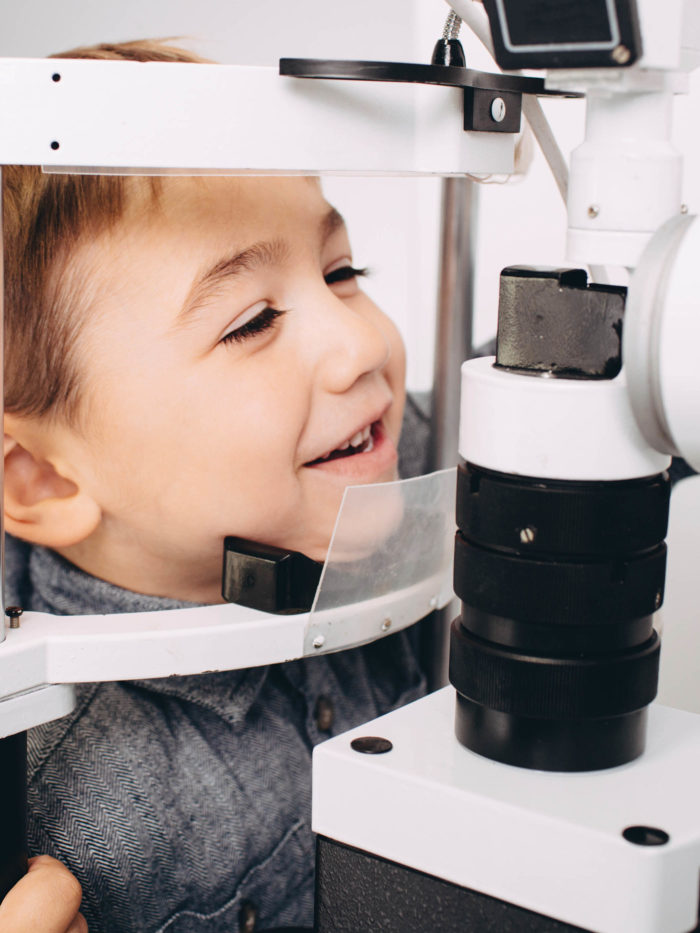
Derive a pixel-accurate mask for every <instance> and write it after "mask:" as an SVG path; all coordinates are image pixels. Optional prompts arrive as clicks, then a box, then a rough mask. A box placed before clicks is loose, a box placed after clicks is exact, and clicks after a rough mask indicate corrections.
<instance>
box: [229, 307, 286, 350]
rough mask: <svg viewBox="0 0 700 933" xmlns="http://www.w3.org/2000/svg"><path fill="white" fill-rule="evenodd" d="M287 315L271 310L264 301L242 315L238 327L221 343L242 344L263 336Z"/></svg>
mask: <svg viewBox="0 0 700 933" xmlns="http://www.w3.org/2000/svg"><path fill="white" fill-rule="evenodd" d="M286 313H287V312H286V311H280V310H278V309H277V308H271V307H270V306H269V305H268V304H266V303H265V302H264V301H259V302H258V303H257V304H255V305H253V307H252V308H249V309H248V311H245V312H244V313H243V314H242V315H241V317H240V318H239V319H238V321H237V326H236V327H235V328H234V329H233V330H230V331H228V333H226V334H224V336H223V337H222V338H221V340H220V343H242V342H243V341H244V340H248V339H249V338H250V337H255V336H256V335H257V334H262V333H263V332H264V331H266V330H269V329H270V328H271V327H273V326H274V324H275V321H276V320H277V319H278V318H281V317H282V316H283V315H284V314H286Z"/></svg>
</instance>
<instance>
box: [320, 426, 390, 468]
mask: <svg viewBox="0 0 700 933" xmlns="http://www.w3.org/2000/svg"><path fill="white" fill-rule="evenodd" d="M378 428H379V422H378V421H375V422H373V423H372V424H369V425H367V427H366V428H363V429H362V430H361V431H358V432H357V433H356V434H353V436H352V437H349V438H348V439H347V440H346V441H344V442H343V443H342V444H340V446H338V447H336V448H335V449H334V450H329V451H328V453H327V454H324V455H323V456H322V457H317V458H316V459H315V460H310V461H309V463H307V464H305V465H306V466H316V464H317V463H328V461H329V460H340V459H341V458H342V457H354V456H355V454H365V453H369V452H370V451H371V450H373V449H374V441H375V437H376V435H377V430H378Z"/></svg>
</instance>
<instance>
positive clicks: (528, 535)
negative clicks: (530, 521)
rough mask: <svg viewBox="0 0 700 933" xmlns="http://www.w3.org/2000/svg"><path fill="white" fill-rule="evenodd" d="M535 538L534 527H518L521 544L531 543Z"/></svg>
mask: <svg viewBox="0 0 700 933" xmlns="http://www.w3.org/2000/svg"><path fill="white" fill-rule="evenodd" d="M534 540H535V529H534V528H530V527H528V528H521V529H520V543H521V544H532V542H533V541H534Z"/></svg>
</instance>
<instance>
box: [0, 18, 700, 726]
mask: <svg viewBox="0 0 700 933" xmlns="http://www.w3.org/2000/svg"><path fill="white" fill-rule="evenodd" d="M446 12H447V6H446V4H445V3H444V2H443V0H353V2H352V3H347V2H340V0H335V2H333V0H252V2H251V0H198V2H196V3H194V2H192V0H113V2H107V0H62V2H61V3H55V2H53V0H22V2H17V0H0V55H9V56H27V57H33V56H44V55H47V54H49V53H51V52H54V51H59V50H63V49H68V48H71V47H74V46H76V45H80V44H91V43H95V42H99V41H119V40H125V39H133V38H145V37H185V38H184V39H183V41H182V43H181V44H185V45H187V46H189V47H190V48H192V49H194V50H195V51H197V52H199V53H200V54H202V55H204V56H206V57H210V58H212V59H215V60H217V61H221V62H227V63H240V64H269V65H274V64H276V63H277V60H278V58H280V57H281V56H309V57H328V58H333V57H338V58H364V59H393V60H406V59H408V60H411V59H413V60H418V61H426V60H428V59H429V56H430V53H431V50H432V47H433V44H434V42H435V39H436V38H437V37H438V36H439V35H440V34H441V31H442V24H443V22H444V18H445V15H446ZM463 40H464V43H465V46H466V49H467V56H468V63H469V64H470V66H471V67H476V68H482V69H484V70H491V68H492V65H491V62H490V61H489V59H488V56H487V55H486V54H485V53H484V52H483V50H482V49H481V47H480V45H479V44H478V42H476V40H473V39H470V37H469V36H468V35H464V36H463ZM546 110H547V112H548V114H549V116H550V119H551V120H552V122H553V124H554V127H555V131H556V133H557V136H558V138H559V141H560V145H561V146H562V148H563V149H564V151H565V152H569V151H570V150H571V149H572V148H573V147H574V146H575V145H577V143H578V142H579V141H580V139H581V138H582V134H583V107H582V105H581V104H580V103H578V102H572V101H553V102H549V103H548V104H547V105H546ZM698 112H700V74H696V75H695V76H694V77H693V79H692V93H691V95H690V96H689V97H686V98H679V99H678V101H677V105H676V124H675V139H676V143H677V145H678V146H679V147H680V148H681V149H682V151H683V152H684V153H685V156H686V181H685V195H684V199H685V201H686V203H687V204H688V205H689V207H690V210H691V212H696V211H698V210H700V128H699V127H700V121H698V119H697V114H698ZM222 119H225V107H224V108H222ZM8 129H9V128H8V127H3V128H2V130H3V132H7V131H8ZM439 184H440V183H439V180H437V179H431V178H428V179H395V178H394V179H376V178H375V179H328V180H327V182H326V189H327V192H328V194H329V197H330V198H331V200H333V201H334V202H335V203H337V205H338V206H339V208H340V209H341V211H342V212H343V213H344V214H345V215H346V218H347V219H348V222H349V227H350V232H351V235H352V239H353V242H354V245H355V258H356V260H357V261H358V263H360V264H362V265H365V264H366V265H369V266H370V267H371V268H372V269H373V270H374V275H373V277H372V278H371V279H370V282H369V283H368V289H369V290H370V291H371V292H372V293H373V295H374V297H375V298H376V299H377V301H378V302H379V303H380V304H381V305H382V306H383V307H384V308H385V310H387V311H388V312H389V313H390V314H392V316H393V317H394V318H395V319H396V321H397V323H398V324H399V326H400V328H401V330H402V331H403V333H404V337H405V339H406V342H407V345H408V356H409V386H410V387H412V388H418V389H425V388H428V387H429V386H430V383H431V379H432V354H433V331H434V305H435V294H436V268H437V265H436V259H437V235H438V203H439ZM479 196H480V208H479V237H478V251H477V264H476V268H477V274H476V282H475V293H476V301H475V312H476V318H475V334H474V337H475V342H476V343H479V342H482V341H484V340H486V339H488V338H489V337H491V336H492V335H493V334H494V333H495V318H496V301H497V294H498V273H499V271H500V269H501V268H502V267H503V266H504V265H508V264H511V263H532V264H547V265H558V264H563V263H564V262H565V256H564V230H565V213H564V208H563V205H562V204H561V201H560V199H559V195H558V193H557V191H556V189H555V187H554V184H553V182H552V180H551V178H550V177H549V174H548V171H547V168H546V166H545V165H544V161H543V159H542V158H541V156H539V154H536V156H535V159H534V162H533V165H532V168H531V170H530V172H529V174H528V176H527V177H526V178H525V179H523V180H521V181H519V182H515V183H513V182H510V183H508V184H507V185H489V186H480V189H479ZM699 414H700V413H699ZM679 488H680V490H682V493H679V494H678V495H677V496H676V497H675V501H674V505H673V515H672V530H671V535H670V545H671V548H670V552H671V559H670V567H669V588H668V599H667V611H666V613H665V620H666V621H665V624H666V629H667V640H668V649H669V650H668V651H667V652H666V657H665V660H664V665H665V668H664V674H663V677H662V697H663V698H664V699H665V700H666V701H667V702H670V703H672V704H674V705H680V706H683V705H686V706H688V707H690V708H693V709H696V710H697V711H699V712H700V688H699V687H698V686H697V685H696V684H697V682H698V681H699V680H700V678H698V677H697V670H698V663H697V662H696V660H695V659H696V658H698V657H700V625H698V624H697V623H696V619H695V616H696V612H695V594H696V582H695V576H696V572H695V563H696V555H698V554H699V553H700V530H699V529H700V521H699V520H698V516H700V478H698V480H692V481H688V482H687V483H685V484H683V485H682V486H681V487H679Z"/></svg>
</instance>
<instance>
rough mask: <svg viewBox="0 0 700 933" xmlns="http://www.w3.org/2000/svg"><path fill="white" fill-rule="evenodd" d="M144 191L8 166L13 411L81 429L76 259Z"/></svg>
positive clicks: (112, 180)
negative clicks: (82, 245) (73, 263)
mask: <svg viewBox="0 0 700 933" xmlns="http://www.w3.org/2000/svg"><path fill="white" fill-rule="evenodd" d="M52 57H54V58H83V59H99V60H113V61H114V60H116V61H138V62H190V63H192V62H202V61H204V59H202V58H199V57H198V56H196V55H193V54H191V53H189V52H186V51H184V50H183V49H179V48H175V47H173V46H169V45H166V44H164V43H163V42H160V41H153V40H144V41H136V42H123V43H118V44H114V45H110V44H102V45H96V46H93V47H90V48H79V49H74V50H72V51H70V52H63V53H61V54H59V55H56V56H52ZM149 185H150V194H151V196H152V197H155V196H157V194H158V190H159V186H158V179H157V178H149V179H148V180H147V182H146V188H148V187H149ZM139 186H140V187H141V188H143V186H144V179H143V178H138V177H130V176H118V175H56V174H45V173H43V172H42V171H41V168H40V167H39V166H34V165H32V166H19V165H12V166H7V167H5V168H3V170H2V202H3V205H2V206H3V240H4V278H5V295H4V298H5V307H4V319H5V339H4V355H5V410H6V411H8V412H13V413H16V414H22V415H27V416H35V417H40V416H43V415H47V416H51V417H62V418H63V419H65V420H66V421H67V422H69V423H73V424H75V423H76V421H77V416H78V410H79V398H80V395H79V391H80V372H79V367H78V334H79V332H80V329H81V324H82V322H83V320H84V318H85V315H86V313H87V310H88V307H89V297H90V296H89V293H88V294H86V283H85V282H84V281H78V279H77V276H76V275H75V274H71V262H70V260H71V256H72V255H73V251H74V250H75V248H76V246H77V245H78V244H79V243H82V242H87V240H88V238H92V237H94V236H96V235H97V234H99V233H102V232H104V231H106V230H108V229H109V228H110V227H112V226H113V225H114V224H115V223H116V222H117V221H118V220H119V219H120V218H121V217H122V216H123V214H124V211H125V209H126V206H127V203H128V199H129V197H130V195H131V194H132V193H133V192H135V191H137V190H138V188H139ZM73 272H74V270H73ZM86 298H87V300H86Z"/></svg>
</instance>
